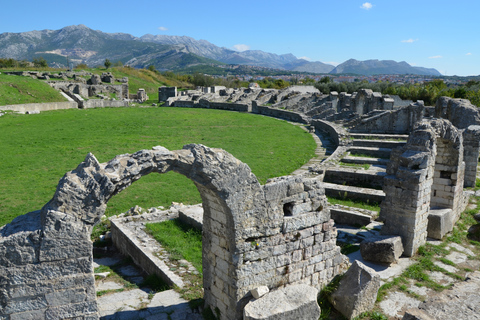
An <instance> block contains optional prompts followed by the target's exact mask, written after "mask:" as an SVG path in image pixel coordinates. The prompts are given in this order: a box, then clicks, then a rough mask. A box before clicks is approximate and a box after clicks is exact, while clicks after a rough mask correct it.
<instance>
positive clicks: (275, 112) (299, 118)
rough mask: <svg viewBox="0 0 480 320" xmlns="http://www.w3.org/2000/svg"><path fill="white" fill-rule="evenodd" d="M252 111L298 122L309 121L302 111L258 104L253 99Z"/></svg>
mask: <svg viewBox="0 0 480 320" xmlns="http://www.w3.org/2000/svg"><path fill="white" fill-rule="evenodd" d="M252 112H254V113H258V114H262V115H264V116H270V117H274V118H280V119H285V120H288V121H294V122H299V123H310V118H309V117H307V116H306V115H304V114H302V113H298V112H294V111H287V110H282V109H275V108H271V107H267V106H259V105H257V104H256V103H255V101H253V102H252Z"/></svg>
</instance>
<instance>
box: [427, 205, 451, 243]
mask: <svg viewBox="0 0 480 320" xmlns="http://www.w3.org/2000/svg"><path fill="white" fill-rule="evenodd" d="M452 215H453V211H452V209H448V208H447V209H436V210H433V209H431V210H430V213H429V215H428V226H427V236H428V237H430V238H433V239H438V240H441V239H442V238H443V237H444V236H445V234H447V233H448V232H450V231H452V230H453V221H452V220H453V219H452Z"/></svg>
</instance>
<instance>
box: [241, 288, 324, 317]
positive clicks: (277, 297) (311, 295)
mask: <svg viewBox="0 0 480 320" xmlns="http://www.w3.org/2000/svg"><path fill="white" fill-rule="evenodd" d="M317 294H318V290H317V289H315V288H314V287H311V286H308V285H306V284H299V285H290V286H287V287H285V288H281V289H277V290H275V291H271V292H269V293H267V294H265V295H264V296H262V297H261V298H259V299H256V300H252V301H250V302H249V303H248V304H247V305H246V306H245V309H244V310H243V319H244V320H260V319H261V320H292V319H302V320H317V319H318V318H319V317H320V307H319V306H318V303H317Z"/></svg>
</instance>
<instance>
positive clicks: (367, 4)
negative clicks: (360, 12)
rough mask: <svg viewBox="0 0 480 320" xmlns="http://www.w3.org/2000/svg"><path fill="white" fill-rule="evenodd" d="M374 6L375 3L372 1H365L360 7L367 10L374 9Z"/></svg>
mask: <svg viewBox="0 0 480 320" xmlns="http://www.w3.org/2000/svg"><path fill="white" fill-rule="evenodd" d="M372 7H373V5H372V4H371V3H370V2H365V3H364V4H362V6H361V7H360V8H362V9H365V10H370V9H372Z"/></svg>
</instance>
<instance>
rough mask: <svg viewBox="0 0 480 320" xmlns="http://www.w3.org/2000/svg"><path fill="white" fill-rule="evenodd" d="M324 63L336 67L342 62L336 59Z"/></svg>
mask: <svg viewBox="0 0 480 320" xmlns="http://www.w3.org/2000/svg"><path fill="white" fill-rule="evenodd" d="M324 63H326V64H331V65H334V66H335V67H336V66H338V65H339V64H340V62H336V61H326V62H324Z"/></svg>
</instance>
